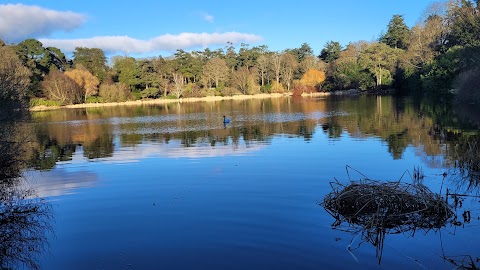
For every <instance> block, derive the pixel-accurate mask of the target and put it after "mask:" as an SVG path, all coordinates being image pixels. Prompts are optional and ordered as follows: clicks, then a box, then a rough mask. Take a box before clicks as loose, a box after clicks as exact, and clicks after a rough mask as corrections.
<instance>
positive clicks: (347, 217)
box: [321, 179, 454, 233]
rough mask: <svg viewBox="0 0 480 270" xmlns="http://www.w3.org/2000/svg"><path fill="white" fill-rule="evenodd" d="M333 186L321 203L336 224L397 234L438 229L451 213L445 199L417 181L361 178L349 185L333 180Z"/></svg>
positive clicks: (448, 218) (451, 215)
mask: <svg viewBox="0 0 480 270" xmlns="http://www.w3.org/2000/svg"><path fill="white" fill-rule="evenodd" d="M332 189H333V190H332V192H330V193H329V194H328V195H327V196H326V197H325V198H324V200H323V202H322V203H321V204H322V206H323V207H324V208H325V210H326V211H327V212H328V213H330V214H331V215H332V216H333V217H334V218H335V219H336V223H337V225H340V224H341V223H343V222H348V223H349V224H350V225H357V226H361V227H362V228H363V229H367V230H368V229H371V228H375V229H378V228H381V229H382V230H389V231H390V233H395V232H397V233H398V232H405V231H408V230H411V229H412V228H423V229H435V228H441V227H442V226H445V224H446V223H447V222H448V221H449V220H450V219H452V217H453V216H454V212H453V211H452V210H451V207H450V206H449V205H448V203H447V202H446V200H445V199H444V198H442V197H441V196H440V195H438V194H436V193H433V192H432V191H430V189H428V188H427V187H426V186H424V185H422V184H420V183H415V184H408V183H401V182H400V181H398V182H382V181H376V180H371V179H364V180H361V181H358V182H355V181H352V182H350V183H349V184H348V185H342V184H340V183H338V182H336V183H332Z"/></svg>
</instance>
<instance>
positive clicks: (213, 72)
mask: <svg viewBox="0 0 480 270" xmlns="http://www.w3.org/2000/svg"><path fill="white" fill-rule="evenodd" d="M228 70H229V69H228V66H227V62H226V61H225V60H223V59H221V58H218V57H215V58H212V59H210V60H208V61H207V63H206V64H205V66H204V67H203V75H204V76H205V77H206V79H207V83H208V84H209V83H210V82H214V83H215V87H218V83H219V81H221V80H226V79H227V78H228Z"/></svg>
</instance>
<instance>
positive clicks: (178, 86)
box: [172, 72, 185, 98]
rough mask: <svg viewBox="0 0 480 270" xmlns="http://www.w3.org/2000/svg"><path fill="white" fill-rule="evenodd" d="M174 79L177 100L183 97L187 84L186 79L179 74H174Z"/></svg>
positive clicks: (174, 91)
mask: <svg viewBox="0 0 480 270" xmlns="http://www.w3.org/2000/svg"><path fill="white" fill-rule="evenodd" d="M172 79H173V93H174V94H175V96H176V97H177V98H180V97H181V96H182V95H183V92H184V91H185V88H184V87H183V86H184V84H185V80H184V77H183V75H182V74H181V73H179V72H173V73H172Z"/></svg>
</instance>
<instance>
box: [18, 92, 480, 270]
mask: <svg viewBox="0 0 480 270" xmlns="http://www.w3.org/2000/svg"><path fill="white" fill-rule="evenodd" d="M223 115H225V116H227V117H228V118H230V119H231V122H230V123H229V124H226V125H224V124H223V122H222V121H223V118H222V117H223ZM33 119H34V124H35V133H36V135H35V138H36V140H35V146H34V147H33V149H34V150H33V151H34V158H33V159H32V160H31V161H30V164H31V167H32V169H29V170H27V171H26V172H25V175H26V178H27V180H28V181H29V182H30V183H31V184H30V185H31V187H32V188H33V190H35V192H36V193H37V195H38V196H39V197H40V198H46V199H47V203H48V204H49V205H51V209H52V217H51V218H50V219H49V222H50V224H51V231H52V232H51V233H48V234H47V236H48V237H47V239H46V241H45V243H40V244H45V245H46V246H47V247H48V248H47V252H45V254H42V256H40V258H39V259H38V262H39V264H40V265H41V266H42V268H43V269H50V270H55V269H71V270H72V269H82V270H84V269H276V270H278V269H455V268H456V267H459V266H461V265H463V266H466V267H469V266H472V263H474V264H475V265H476V266H477V267H478V266H479V265H480V263H479V262H478V258H479V257H480V234H479V233H478V230H479V222H480V221H479V212H480V207H479V206H480V202H479V200H480V199H479V198H478V197H476V196H477V195H478V194H479V192H478V191H479V188H478V184H479V182H478V179H479V175H478V174H479V170H478V166H479V164H478V156H477V154H478V153H480V152H479V148H480V147H479V145H478V142H479V137H478V136H479V135H478V128H477V127H476V126H475V124H472V123H469V122H468V121H467V120H465V119H463V117H462V113H461V112H456V111H453V110H451V109H450V107H449V106H448V105H444V106H436V105H435V106H434V105H429V104H423V103H420V102H418V103H417V102H414V100H412V99H396V98H394V97H390V96H382V97H380V96H378V97H376V96H358V97H328V98H303V99H302V98H300V99H294V98H286V97H285V98H275V99H255V100H243V101H232V100H230V101H221V102H208V103H207V102H198V103H183V104H182V103H172V104H165V105H156V106H137V107H126V106H119V107H106V108H88V109H70V110H67V109H65V110H55V111H47V112H35V113H33ZM347 168H350V169H348V170H347ZM414 168H417V169H420V171H421V172H422V174H423V175H424V179H423V183H424V185H426V186H428V187H429V188H430V190H431V191H433V192H435V193H439V194H441V195H442V196H444V198H445V199H446V200H448V202H449V203H450V205H452V209H453V211H454V213H455V215H456V218H455V219H454V220H450V221H449V222H446V223H445V224H442V226H441V227H440V228H421V227H416V228H413V230H407V231H402V232H399V233H393V232H391V231H389V232H387V233H384V234H383V236H382V234H380V236H381V237H380V238H381V239H380V241H379V242H378V243H372V241H368V240H367V239H366V238H365V234H362V230H361V229H359V228H358V226H354V225H352V224H341V225H339V224H335V218H334V217H333V216H332V215H330V214H329V213H328V212H327V211H326V210H325V209H324V208H323V207H322V205H321V202H322V201H323V199H324V197H325V196H326V195H327V194H328V193H330V192H331V191H332V186H331V182H334V181H336V180H337V181H339V182H340V183H343V184H344V185H348V184H349V181H350V180H360V179H362V178H365V177H368V178H370V179H376V180H381V181H397V180H399V179H401V181H404V182H405V183H411V182H412V176H411V175H413V173H414ZM402 175H403V177H402ZM447 190H448V192H449V193H456V194H461V195H468V196H450V195H449V196H446V191H447ZM471 269H473V268H471Z"/></svg>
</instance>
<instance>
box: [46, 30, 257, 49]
mask: <svg viewBox="0 0 480 270" xmlns="http://www.w3.org/2000/svg"><path fill="white" fill-rule="evenodd" d="M39 40H40V42H42V43H43V45H44V46H46V47H47V46H53V47H57V48H59V49H61V50H62V51H64V52H72V51H74V50H75V47H87V48H100V49H102V50H103V51H105V52H107V53H118V52H124V53H151V52H159V51H175V50H177V49H194V48H198V47H208V46H215V45H224V44H226V43H227V42H232V43H234V44H238V43H241V42H258V41H260V40H262V38H261V37H260V36H258V35H254V34H245V33H238V32H225V33H180V34H178V35H172V34H165V35H161V36H158V37H155V38H152V39H149V40H141V39H135V38H131V37H128V36H101V37H92V38H85V39H39Z"/></svg>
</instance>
